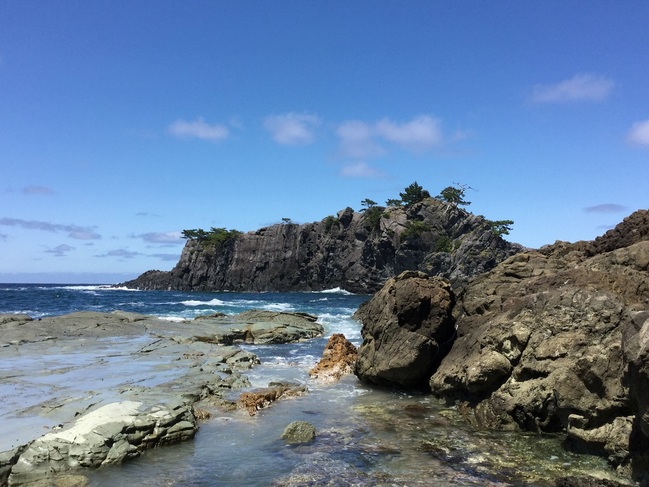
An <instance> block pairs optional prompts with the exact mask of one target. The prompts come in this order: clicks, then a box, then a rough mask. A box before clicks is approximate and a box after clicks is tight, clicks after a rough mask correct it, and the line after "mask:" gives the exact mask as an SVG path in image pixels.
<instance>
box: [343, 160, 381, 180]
mask: <svg viewBox="0 0 649 487" xmlns="http://www.w3.org/2000/svg"><path fill="white" fill-rule="evenodd" d="M340 175H341V176H342V177H344V178H382V177H385V174H384V173H383V172H381V171H379V170H378V169H375V168H373V167H372V166H370V165H369V164H367V163H366V162H364V161H359V162H354V163H352V164H348V165H345V166H343V167H342V168H341V170H340Z"/></svg>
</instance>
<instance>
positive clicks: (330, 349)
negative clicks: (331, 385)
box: [309, 333, 358, 382]
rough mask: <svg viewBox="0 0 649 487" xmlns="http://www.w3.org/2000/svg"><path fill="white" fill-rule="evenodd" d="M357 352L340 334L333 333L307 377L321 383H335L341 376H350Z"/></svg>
mask: <svg viewBox="0 0 649 487" xmlns="http://www.w3.org/2000/svg"><path fill="white" fill-rule="evenodd" d="M357 358H358V350H356V347H355V346H354V344H353V343H351V342H350V341H349V340H347V339H346V338H345V335H343V334H342V333H334V334H333V335H331V338H329V341H328V342H327V345H326V346H325V349H324V352H323V353H322V358H321V359H320V361H319V362H318V363H317V364H316V365H315V367H313V368H312V369H311V370H309V375H310V376H311V377H312V378H313V379H315V380H319V381H322V382H335V381H337V380H339V379H340V378H341V377H342V376H343V375H347V374H352V373H353V372H354V365H355V364H356V359H357Z"/></svg>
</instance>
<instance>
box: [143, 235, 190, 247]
mask: <svg viewBox="0 0 649 487" xmlns="http://www.w3.org/2000/svg"><path fill="white" fill-rule="evenodd" d="M134 237H135V238H141V239H142V240H144V241H145V242H148V243H154V244H164V245H169V244H181V243H184V242H185V241H184V240H183V238H182V235H181V234H180V232H149V233H143V234H141V235H134Z"/></svg>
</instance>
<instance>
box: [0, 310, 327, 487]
mask: <svg viewBox="0 0 649 487" xmlns="http://www.w3.org/2000/svg"><path fill="white" fill-rule="evenodd" d="M315 320H316V318H315V317H313V316H310V315H305V314H302V313H279V312H270V311H254V310H253V311H249V312H246V313H242V314H240V315H235V316H212V317H202V318H201V319H199V320H192V321H184V322H171V321H166V320H160V319H156V318H152V317H149V316H144V315H139V314H135V313H125V312H119V311H117V312H113V313H95V312H80V313H73V314H70V315H65V316H60V317H51V318H43V319H40V320H32V319H31V318H30V317H28V316H24V315H2V316H0V329H1V330H2V335H1V336H2V343H0V363H1V364H2V367H1V368H0V374H1V376H2V386H3V388H11V389H12V392H13V394H11V397H12V400H9V401H4V402H3V404H2V408H1V410H0V414H1V415H2V417H3V418H4V419H5V421H4V422H3V423H4V424H5V427H4V431H3V435H2V441H1V443H0V451H2V453H0V485H11V486H16V485H24V484H30V483H35V482H38V481H41V480H44V479H48V478H50V477H52V476H53V475H56V474H65V473H68V472H75V471H76V470H78V469H79V468H96V467H100V466H104V465H110V464H115V463H120V462H122V461H124V460H126V459H130V458H134V457H137V456H139V455H140V454H142V452H144V451H145V450H147V449H150V448H154V447H157V446H162V445H165V444H171V443H176V442H180V441H185V440H188V439H191V438H193V436H194V434H195V433H196V431H197V429H198V419H197V417H201V415H202V410H201V407H207V408H209V407H211V406H214V405H218V406H220V407H226V408H242V409H247V408H248V405H247V404H246V403H245V402H244V401H241V403H240V401H239V400H238V399H237V398H236V397H233V396H231V394H232V391H237V390H243V389H245V388H249V387H250V382H249V381H248V379H247V378H246V376H245V374H244V373H245V371H246V370H248V369H250V368H251V367H252V366H253V365H254V364H256V363H258V362H259V360H258V359H257V357H256V356H255V355H254V354H252V353H250V352H246V351H243V350H242V349H241V348H239V347H237V346H235V345H236V344H238V343H261V344H263V343H287V342H292V341H297V340H304V339H308V338H313V337H315V336H320V335H321V334H322V332H323V329H322V326H321V325H320V324H318V323H316V322H315ZM282 388H283V389H282V391H283V394H290V393H293V394H295V393H298V392H299V391H296V390H294V389H295V388H293V387H292V386H291V385H283V386H282ZM298 389H299V388H298ZM278 397H279V396H277V397H274V398H273V400H274V399H277V398H278ZM265 405H267V404H264V406H265ZM12 425H13V426H12Z"/></svg>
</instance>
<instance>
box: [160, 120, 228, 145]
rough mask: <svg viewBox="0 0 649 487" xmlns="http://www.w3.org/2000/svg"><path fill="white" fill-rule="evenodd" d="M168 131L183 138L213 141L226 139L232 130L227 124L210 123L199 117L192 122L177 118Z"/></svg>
mask: <svg viewBox="0 0 649 487" xmlns="http://www.w3.org/2000/svg"><path fill="white" fill-rule="evenodd" d="M168 132H169V133H170V134H171V135H173V136H174V137H179V138H183V139H202V140H209V141H212V142H219V141H221V140H225V139H227V138H228V137H229V136H230V130H229V129H228V127H226V126H225V125H220V124H209V123H207V122H205V120H203V118H201V117H199V118H197V119H196V120H194V121H192V122H188V121H187V120H176V121H175V122H174V123H172V124H171V125H169V128H168Z"/></svg>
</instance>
